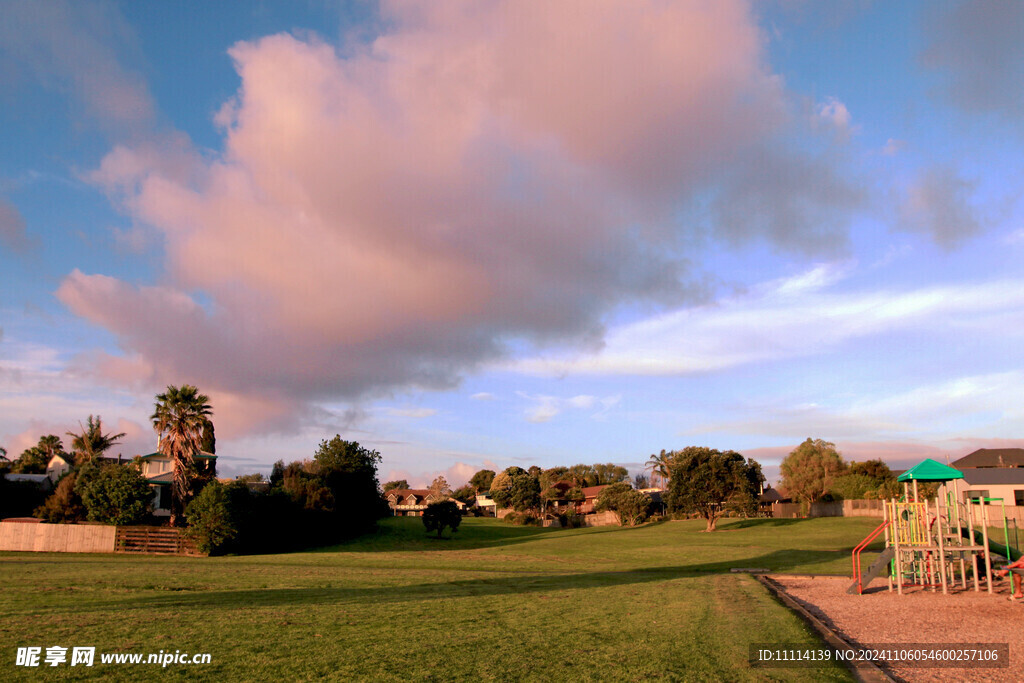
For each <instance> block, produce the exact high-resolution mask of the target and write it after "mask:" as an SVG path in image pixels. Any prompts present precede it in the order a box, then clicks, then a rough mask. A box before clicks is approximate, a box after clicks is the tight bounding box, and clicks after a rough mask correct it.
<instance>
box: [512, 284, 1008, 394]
mask: <svg viewBox="0 0 1024 683" xmlns="http://www.w3.org/2000/svg"><path fill="white" fill-rule="evenodd" d="M849 272H850V271H849V269H847V268H844V267H838V266H830V265H824V266H817V267H815V268H813V269H812V270H810V271H808V272H805V273H801V274H798V275H796V276H793V277H790V278H786V279H782V280H776V281H772V282H768V283H765V284H763V285H761V286H758V287H754V288H752V289H751V290H750V291H749V292H748V293H745V294H742V295H738V296H735V297H732V298H730V299H726V300H723V301H721V302H720V303H718V304H715V305H707V306H699V307H695V308H687V309H682V310H677V311H672V312H670V313H666V314H663V315H659V316H656V317H653V318H649V319H646V320H642V321H640V322H636V323H632V324H629V325H625V326H622V327H619V328H616V329H612V330H610V331H609V333H608V335H607V343H606V345H605V347H604V348H603V349H602V350H601V351H599V352H597V353H593V354H579V355H574V356H568V355H564V356H539V357H534V358H527V359H524V360H520V361H518V362H515V363H512V364H510V365H509V366H506V367H507V368H511V369H513V370H516V371H519V372H522V373H526V374H536V375H555V376H561V375H568V374H590V375H614V374H625V375H683V374H692V373H702V372H709V371H715V370H723V369H726V368H731V367H736V366H740V365H745V364H750V363H758V362H766V361H775V360H781V359H786V358H795V357H803V356H813V355H816V354H820V353H823V352H827V351H831V350H834V349H835V348H837V347H838V346H839V345H840V344H842V343H844V342H847V341H849V340H853V339H858V338H865V337H870V336H874V335H880V334H882V333H886V332H892V331H899V330H912V329H927V328H928V327H929V326H936V327H939V326H942V327H943V328H946V327H948V326H950V325H953V324H956V325H958V326H959V327H960V329H961V330H963V331H964V332H965V333H974V334H979V335H984V334H989V333H993V332H995V331H996V330H994V329H989V327H990V326H991V325H993V324H999V325H1002V326H1003V327H1001V328H1000V329H999V330H998V332H999V334H1000V335H1003V336H1005V335H1006V334H1008V332H1007V330H1006V329H1005V320H1000V321H997V322H995V323H994V322H993V320H994V319H995V318H999V317H1002V316H1006V315H1011V316H1012V315H1024V279H1004V280H993V281H988V282H977V283H964V284H959V285H956V286H952V285H934V286H930V287H922V288H918V289H910V290H898V289H870V290H859V291H853V292H838V291H835V290H836V289H837V287H836V286H835V285H836V284H837V283H839V282H840V281H842V280H843V279H844V278H845V277H847V276H848V274H849ZM1009 333H1012V332H1009Z"/></svg>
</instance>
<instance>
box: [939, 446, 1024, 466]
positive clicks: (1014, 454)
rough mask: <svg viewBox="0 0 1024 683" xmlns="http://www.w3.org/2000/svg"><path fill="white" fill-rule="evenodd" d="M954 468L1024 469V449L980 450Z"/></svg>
mask: <svg viewBox="0 0 1024 683" xmlns="http://www.w3.org/2000/svg"><path fill="white" fill-rule="evenodd" d="M951 464H952V465H953V467H956V468H958V469H963V468H965V467H1024V448H979V449H978V450H976V451H974V452H973V453H968V454H967V455H965V456H964V457H962V458H960V459H959V460H954V461H953V462H952V463H951Z"/></svg>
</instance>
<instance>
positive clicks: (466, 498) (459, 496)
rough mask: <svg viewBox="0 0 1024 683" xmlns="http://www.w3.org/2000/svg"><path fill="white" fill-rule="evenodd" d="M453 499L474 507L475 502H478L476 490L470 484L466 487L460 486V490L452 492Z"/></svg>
mask: <svg viewBox="0 0 1024 683" xmlns="http://www.w3.org/2000/svg"><path fill="white" fill-rule="evenodd" d="M452 498H454V499H455V500H457V501H459V502H460V503H464V504H466V505H472V504H473V501H474V500H476V490H475V489H474V488H473V487H472V486H470V485H469V484H466V485H465V486H460V487H459V488H457V489H455V490H454V491H453V492H452Z"/></svg>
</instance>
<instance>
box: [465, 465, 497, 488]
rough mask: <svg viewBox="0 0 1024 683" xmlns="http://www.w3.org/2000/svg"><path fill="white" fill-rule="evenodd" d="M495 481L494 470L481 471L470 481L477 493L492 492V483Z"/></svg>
mask: <svg viewBox="0 0 1024 683" xmlns="http://www.w3.org/2000/svg"><path fill="white" fill-rule="evenodd" d="M493 481H494V470H480V471H479V472H477V473H476V474H474V475H473V478H472V479H470V480H469V485H470V486H472V487H473V488H474V489H475V490H476V492H477V493H483V492H484V491H490V490H491V483H492V482H493Z"/></svg>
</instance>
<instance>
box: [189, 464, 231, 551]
mask: <svg viewBox="0 0 1024 683" xmlns="http://www.w3.org/2000/svg"><path fill="white" fill-rule="evenodd" d="M185 521H186V522H188V530H187V531H186V532H185V533H186V534H188V535H189V536H190V537H191V538H193V539H195V540H196V542H197V544H198V545H199V549H200V550H201V551H203V552H204V553H214V552H217V551H218V550H220V549H221V548H223V547H224V545H225V544H226V543H227V542H228V541H230V540H232V539H233V538H234V537H235V536H236V535H237V534H238V530H237V529H236V528H235V524H234V522H233V520H232V514H231V508H230V507H229V505H228V494H227V490H226V488H225V486H224V485H223V484H221V483H220V482H219V481H216V480H214V481H211V482H210V483H209V484H207V485H206V486H204V487H203V490H202V491H201V492H200V493H199V495H198V496H196V497H195V498H193V499H192V500H191V502H189V504H188V506H187V507H186V508H185Z"/></svg>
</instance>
